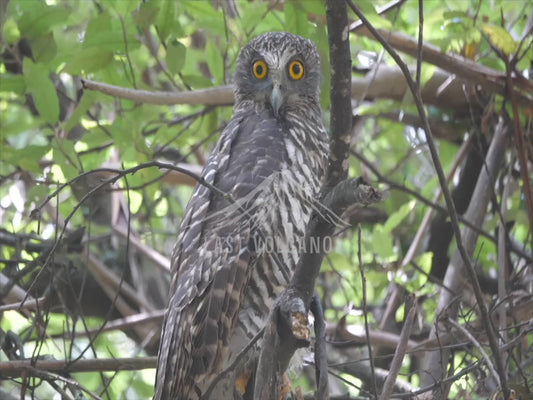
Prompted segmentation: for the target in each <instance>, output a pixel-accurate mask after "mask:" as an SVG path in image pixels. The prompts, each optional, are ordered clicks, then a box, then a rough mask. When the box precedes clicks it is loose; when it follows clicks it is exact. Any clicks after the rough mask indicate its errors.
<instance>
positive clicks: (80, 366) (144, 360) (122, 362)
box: [0, 356, 157, 377]
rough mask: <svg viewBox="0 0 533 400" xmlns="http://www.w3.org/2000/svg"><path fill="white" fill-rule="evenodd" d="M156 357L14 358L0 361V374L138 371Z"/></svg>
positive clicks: (153, 366)
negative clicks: (73, 361)
mask: <svg viewBox="0 0 533 400" xmlns="http://www.w3.org/2000/svg"><path fill="white" fill-rule="evenodd" d="M156 363H157V357H156V356H154V357H132V358H106V359H93V360H78V361H76V362H75V363H72V362H71V361H69V360H15V361H3V362H0V376H2V377H18V376H22V374H23V373H24V372H27V373H29V375H35V373H34V372H33V370H35V371H39V370H42V371H48V372H58V373H66V372H99V371H138V370H141V369H150V368H155V367H156Z"/></svg>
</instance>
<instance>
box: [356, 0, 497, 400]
mask: <svg viewBox="0 0 533 400" xmlns="http://www.w3.org/2000/svg"><path fill="white" fill-rule="evenodd" d="M347 2H348V4H349V5H350V8H351V9H352V10H353V11H354V13H356V14H357V16H358V17H359V18H360V19H361V21H363V23H364V24H365V27H366V28H368V30H369V31H370V32H371V33H372V35H373V36H374V37H375V38H376V40H378V41H379V42H380V43H381V45H382V46H383V47H384V48H385V50H387V52H388V53H389V54H390V55H391V57H392V58H393V59H394V61H395V62H396V63H397V64H398V66H399V67H400V68H401V70H402V71H403V72H404V74H405V79H406V80H407V83H408V85H409V89H410V90H411V92H412V94H413V97H414V101H415V105H416V107H417V110H418V113H419V115H420V118H421V119H422V121H423V125H424V130H425V132H426V140H427V145H428V148H429V152H430V154H431V159H432V161H433V165H434V167H435V171H436V172H437V176H438V178H439V184H440V186H441V188H442V193H443V195H444V199H445V200H446V207H447V208H448V210H449V212H450V222H451V225H452V229H453V232H454V236H455V239H456V243H457V250H458V254H459V256H460V258H461V262H462V263H464V267H465V268H464V269H465V270H466V273H467V275H468V277H469V279H470V281H471V282H472V288H473V289H474V294H475V297H476V301H477V304H478V306H479V310H480V313H481V319H482V320H483V324H484V326H485V329H486V330H487V332H488V334H489V342H490V347H491V349H492V351H493V353H494V355H495V357H496V365H497V369H498V372H499V374H500V378H501V382H502V389H503V391H504V393H506V392H507V387H506V386H507V384H506V379H505V371H504V368H503V364H502V362H501V358H500V357H498V351H499V349H498V343H497V341H496V337H495V333H494V327H493V326H492V323H491V321H490V319H489V315H488V310H487V307H486V305H485V303H484V299H483V294H482V292H481V288H480V287H479V282H478V280H477V278H476V271H475V269H474V266H473V265H472V261H471V260H470V255H469V254H468V252H467V251H466V249H465V246H464V245H463V239H462V237H461V230H460V228H459V222H458V216H457V211H456V209H455V205H454V203H453V200H452V198H451V195H450V191H449V190H448V187H447V185H446V178H445V176H444V172H443V169H442V165H441V162H440V159H439V155H438V152H437V148H436V145H435V141H434V139H433V135H432V133H431V128H430V126H429V122H428V119H427V116H426V112H425V109H424V105H423V103H422V100H421V98H420V87H418V86H417V85H416V84H415V82H414V81H413V79H412V77H411V75H410V73H409V69H408V68H407V65H405V63H404V62H403V61H402V59H401V58H400V57H399V56H398V54H397V53H396V52H395V51H394V50H393V49H392V47H391V46H390V44H389V42H388V41H386V40H385V39H384V38H383V36H382V35H380V33H379V32H378V31H377V30H376V29H375V28H374V27H373V26H372V25H371V24H370V22H369V21H368V20H367V19H366V18H365V16H364V15H363V13H362V12H361V11H360V10H359V9H358V8H357V7H356V6H355V4H354V3H353V1H352V0H347ZM421 44H422V43H420V45H421ZM428 51H429V50H428ZM419 53H420V52H419V51H418V48H417V52H416V54H419ZM425 54H426V51H425V50H424V55H425ZM445 283H446V282H445Z"/></svg>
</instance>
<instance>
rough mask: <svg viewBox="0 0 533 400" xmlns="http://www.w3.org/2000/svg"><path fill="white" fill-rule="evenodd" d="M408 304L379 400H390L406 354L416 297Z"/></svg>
mask: <svg viewBox="0 0 533 400" xmlns="http://www.w3.org/2000/svg"><path fill="white" fill-rule="evenodd" d="M408 303H409V304H411V308H410V309H409V312H408V313H407V317H406V318H405V322H404V325H403V328H402V332H401V334H400V343H398V347H397V348H396V351H395V352H394V357H393V358H392V362H391V365H390V369H389V375H387V379H385V383H384V384H383V389H382V392H381V395H380V396H379V399H380V400H388V399H389V398H390V395H391V394H392V389H393V388H394V383H395V382H396V378H397V377H398V374H399V373H400V368H401V367H402V361H403V358H404V357H405V354H406V353H407V348H408V343H409V336H410V335H411V329H412V327H413V322H414V320H415V315H416V309H417V302H416V296H412V299H411V301H408Z"/></svg>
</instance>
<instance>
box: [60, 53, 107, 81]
mask: <svg viewBox="0 0 533 400" xmlns="http://www.w3.org/2000/svg"><path fill="white" fill-rule="evenodd" d="M112 60H113V52H111V51H105V50H102V49H100V48H99V47H91V48H88V49H81V50H79V51H78V52H76V53H75V54H74V55H73V57H72V58H71V59H69V60H68V61H67V63H66V65H65V67H64V68H63V70H64V72H68V73H69V74H71V75H83V74H87V73H90V72H95V71H98V70H99V69H102V68H104V67H105V66H107V65H108V64H109V63H110V62H111V61H112Z"/></svg>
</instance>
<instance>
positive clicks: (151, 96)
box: [82, 79, 233, 106]
mask: <svg viewBox="0 0 533 400" xmlns="http://www.w3.org/2000/svg"><path fill="white" fill-rule="evenodd" d="M82 84H83V88H84V89H87V90H96V91H98V92H101V93H104V94H107V95H109V96H113V97H117V98H119V99H125V100H131V101H135V102H138V103H145V104H159V105H174V104H202V105H210V106H227V105H231V104H233V87H232V86H231V85H226V86H217V87H213V88H207V89H198V90H193V91H190V92H150V91H148V90H136V89H128V88H124V87H120V86H115V85H109V84H107V83H102V82H95V81H91V80H89V79H83V80H82Z"/></svg>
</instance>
